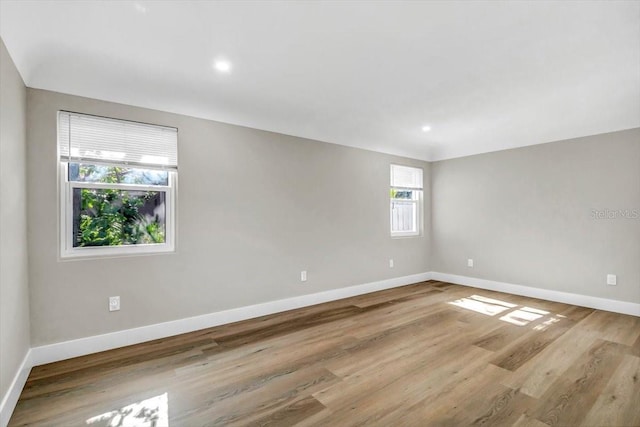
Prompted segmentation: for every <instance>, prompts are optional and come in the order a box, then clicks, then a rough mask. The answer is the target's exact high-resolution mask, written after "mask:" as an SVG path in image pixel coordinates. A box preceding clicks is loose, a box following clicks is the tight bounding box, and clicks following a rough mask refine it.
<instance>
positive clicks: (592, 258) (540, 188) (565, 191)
mask: <svg viewBox="0 0 640 427" xmlns="http://www.w3.org/2000/svg"><path fill="white" fill-rule="evenodd" d="M431 174H432V175H431V180H432V204H431V209H432V242H431V243H432V248H433V258H432V269H433V270H434V271H438V272H442V273H450V274H459V275H465V276H472V277H478V278H483V279H488V280H496V281H502V282H508V283H514V284H520V285H526V286H532V287H537V288H545V289H553V290H557V291H565V292H572V293H577V294H583V295H591V296H596V297H602V298H609V299H614V300H621V301H630V302H636V303H637V302H640V129H632V130H627V131H621V132H614V133H609V134H602V135H596V136H590V137H586V138H578V139H573V140H567V141H561V142H554V143H549V144H542V145H536V146H531V147H526V148H519V149H513V150H506V151H499V152H494V153H489V154H482V155H477V156H470V157H464V158H459V159H452V160H445V161H440V162H435V163H432V165H431ZM593 209H597V210H600V211H604V210H605V209H609V210H611V211H614V210H618V209H626V210H629V211H630V212H629V216H631V217H634V216H635V219H633V218H625V217H624V216H622V217H620V216H618V217H617V218H615V219H594V218H593V216H592V215H593V213H592V210H593ZM633 210H635V212H636V214H635V215H634V212H633ZM603 214H604V215H605V216H608V215H612V214H611V213H609V214H607V213H606V212H604V213H603ZM467 258H473V259H474V260H475V266H474V267H473V268H468V267H467V266H466V264H467ZM608 273H612V274H617V276H618V285H617V286H607V285H606V275H607V274H608Z"/></svg>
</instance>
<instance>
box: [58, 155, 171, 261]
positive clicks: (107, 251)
mask: <svg viewBox="0 0 640 427" xmlns="http://www.w3.org/2000/svg"><path fill="white" fill-rule="evenodd" d="M58 174H59V177H60V185H59V187H58V188H59V189H60V190H59V191H60V209H59V212H60V218H59V221H58V224H59V227H60V258H61V259H78V258H82V259H86V258H102V257H118V256H130V255H146V254H158V253H170V252H175V232H176V227H175V206H176V203H175V201H176V192H177V178H178V177H177V173H176V172H175V171H171V170H169V171H168V176H169V185H166V186H159V185H137V184H105V183H93V182H92V183H89V182H75V181H73V182H72V181H69V162H67V161H61V160H58ZM74 188H119V189H122V190H134V191H135V190H137V191H164V192H166V196H165V209H166V210H165V242H164V243H154V244H141V245H127V246H94V247H73V189H74Z"/></svg>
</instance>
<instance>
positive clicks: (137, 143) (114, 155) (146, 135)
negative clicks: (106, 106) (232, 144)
mask: <svg viewBox="0 0 640 427" xmlns="http://www.w3.org/2000/svg"><path fill="white" fill-rule="evenodd" d="M58 144H59V147H60V159H61V160H64V161H69V162H89V163H90V162H96V163H103V164H104V163H106V164H119V165H130V166H140V167H144V168H161V169H177V168H178V130H177V129H176V128H171V127H164V126H156V125H149V124H144V123H137V122H132V121H126V120H117V119H110V118H106V117H97V116H91V115H86V114H79V113H71V112H67V111H61V112H59V113H58Z"/></svg>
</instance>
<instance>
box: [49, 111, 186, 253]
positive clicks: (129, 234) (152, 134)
mask: <svg viewBox="0 0 640 427" xmlns="http://www.w3.org/2000/svg"><path fill="white" fill-rule="evenodd" d="M58 146H59V153H60V186H61V188H60V195H61V203H60V212H61V214H60V219H61V221H60V222H61V223H60V248H61V251H60V253H61V257H62V258H69V257H86V256H116V255H126V254H139V253H154V252H171V251H173V250H174V247H175V245H174V242H175V235H174V233H175V226H174V216H175V198H176V195H175V193H176V180H177V173H178V162H177V129H175V128H167V127H162V126H155V125H148V124H142V123H136V122H129V121H124V120H116V119H108V118H104V117H96V116H89V115H85V114H78V113H69V112H65V111H61V112H59V113H58Z"/></svg>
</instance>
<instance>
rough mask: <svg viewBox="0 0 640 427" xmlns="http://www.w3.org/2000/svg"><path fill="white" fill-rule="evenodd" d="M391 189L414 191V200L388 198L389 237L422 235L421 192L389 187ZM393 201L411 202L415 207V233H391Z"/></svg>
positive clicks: (413, 189)
mask: <svg viewBox="0 0 640 427" xmlns="http://www.w3.org/2000/svg"><path fill="white" fill-rule="evenodd" d="M391 188H392V189H396V190H398V189H399V190H411V191H414V192H415V193H416V198H415V199H413V200H408V199H393V198H391V197H390V198H389V230H390V232H391V237H392V238H396V237H416V236H421V235H422V210H423V209H422V208H421V206H422V190H418V189H415V188H402V189H400V188H397V187H391ZM394 200H400V201H402V202H411V203H413V204H414V205H415V206H416V223H417V224H416V231H393V230H392V229H391V227H392V226H393V224H392V221H393V219H392V216H393V202H394Z"/></svg>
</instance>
